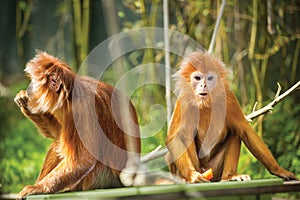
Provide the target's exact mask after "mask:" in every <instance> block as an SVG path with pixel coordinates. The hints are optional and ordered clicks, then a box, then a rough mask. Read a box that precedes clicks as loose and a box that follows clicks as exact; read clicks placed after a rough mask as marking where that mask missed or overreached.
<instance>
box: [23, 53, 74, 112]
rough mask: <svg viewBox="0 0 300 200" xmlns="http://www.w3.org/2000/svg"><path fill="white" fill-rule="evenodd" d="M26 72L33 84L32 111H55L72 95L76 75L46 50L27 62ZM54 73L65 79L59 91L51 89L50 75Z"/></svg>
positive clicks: (30, 102)
mask: <svg viewBox="0 0 300 200" xmlns="http://www.w3.org/2000/svg"><path fill="white" fill-rule="evenodd" d="M25 72H26V73H27V75H28V76H29V78H30V79H31V83H32V84H33V87H32V88H33V91H32V94H33V95H32V96H30V99H31V100H32V101H29V104H28V107H29V109H30V110H31V112H32V113H40V112H52V113H53V112H55V111H56V110H57V109H59V108H61V107H62V105H63V104H64V103H66V100H67V99H68V98H69V97H70V93H71V89H72V88H73V82H74V80H75V77H76V75H75V74H74V73H73V72H72V71H71V69H70V68H69V67H68V66H67V65H66V64H65V63H63V62H62V61H60V60H59V59H57V58H55V57H53V56H51V55H49V54H47V53H45V52H39V53H38V54H37V55H36V56H35V57H34V58H33V59H32V60H31V61H29V62H28V63H27V65H26V68H25ZM53 74H55V75H57V76H60V77H59V78H60V79H61V80H62V81H63V82H62V87H63V89H62V90H60V91H59V92H58V93H57V92H55V91H51V90H49V76H50V75H53Z"/></svg>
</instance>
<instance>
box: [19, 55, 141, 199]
mask: <svg viewBox="0 0 300 200" xmlns="http://www.w3.org/2000/svg"><path fill="white" fill-rule="evenodd" d="M25 72H26V73H27V74H28V76H29V78H30V79H31V83H30V84H29V86H28V88H27V91H24V90H22V91H20V92H19V93H18V94H17V96H16V97H15V102H16V103H17V104H18V105H19V106H20V107H21V111H22V112H23V113H24V114H25V115H26V116H27V117H28V118H29V119H31V120H32V121H33V122H34V124H35V125H36V126H37V127H38V128H39V130H40V132H41V133H42V134H43V135H44V136H45V137H48V138H52V139H53V140H54V141H53V143H52V144H51V146H50V148H49V151H48V153H47V155H46V158H45V161H44V164H43V167H42V170H41V172H40V175H39V177H38V179H37V181H36V183H35V184H34V185H30V186H26V187H25V188H24V189H23V190H22V191H21V192H20V193H19V195H18V198H20V199H21V198H23V197H25V196H27V195H29V194H38V193H55V192H60V191H64V190H71V191H73V190H90V189H96V188H110V187H121V186H122V183H121V182H120V179H119V173H120V171H121V170H122V169H123V168H124V167H125V165H126V161H127V151H126V150H127V147H126V143H125V134H129V133H125V132H124V131H123V129H122V127H119V126H118V124H117V123H116V121H115V118H121V117H125V116H122V114H121V113H120V112H118V111H120V109H119V108H118V107H119V105H118V103H119V102H118V101H119V100H120V99H118V98H119V97H121V96H123V95H122V94H121V92H120V91H117V90H116V89H115V88H113V87H112V86H110V85H107V84H105V83H102V82H98V81H96V80H94V79H92V78H89V77H79V76H77V75H76V74H75V73H74V72H72V70H71V69H70V68H69V67H68V66H67V65H66V64H65V63H63V62H62V61H60V60H58V59H57V58H55V57H53V56H51V55H49V54H47V53H45V52H38V54H37V55H36V56H35V58H33V59H32V60H31V61H29V62H28V63H27V65H26V69H25ZM93 86H95V87H94V88H93ZM113 96H114V97H113ZM124 98H125V99H126V100H127V101H128V103H129V114H130V115H131V116H126V117H131V118H132V119H133V123H134V124H133V125H132V129H131V130H132V133H130V136H128V137H127V138H130V139H132V140H133V144H134V149H133V150H132V151H134V152H135V153H137V155H138V154H139V153H140V148H141V147H140V137H139V136H140V135H139V134H140V133H139V127H138V120H137V116H136V112H135V109H134V107H133V105H132V104H131V103H130V100H129V99H128V98H126V97H124ZM124 98H122V100H124Z"/></svg>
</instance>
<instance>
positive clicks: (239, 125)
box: [229, 98, 297, 180]
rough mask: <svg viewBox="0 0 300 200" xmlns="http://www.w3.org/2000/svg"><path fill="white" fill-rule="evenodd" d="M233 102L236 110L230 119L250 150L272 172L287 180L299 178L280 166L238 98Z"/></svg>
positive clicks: (232, 106)
mask: <svg viewBox="0 0 300 200" xmlns="http://www.w3.org/2000/svg"><path fill="white" fill-rule="evenodd" d="M231 102H233V104H235V105H231V106H230V108H231V112H234V114H230V115H229V116H231V119H230V120H229V121H230V122H231V123H232V124H231V125H232V126H233V127H234V130H235V132H236V133H237V134H238V135H239V136H240V137H241V139H242V141H243V142H244V143H245V145H246V147H247V148H248V149H249V150H250V152H251V153H252V154H253V155H254V156H255V157H256V158H257V159H258V160H259V161H260V162H261V163H262V164H263V165H264V166H265V167H266V168H267V169H268V170H269V172H270V173H271V174H274V175H277V176H279V177H281V178H284V179H286V180H289V179H297V178H296V176H295V175H294V174H293V173H292V172H289V171H287V170H285V169H283V168H281V167H280V166H279V164H278V163H277V161H276V160H275V158H274V157H273V155H272V153H271V151H270V150H269V149H268V147H267V145H266V144H265V143H264V142H263V140H262V139H261V138H260V137H259V136H258V135H257V134H256V132H255V131H254V130H253V128H252V127H251V126H250V124H249V123H248V121H247V120H246V118H245V116H244V114H243V112H242V109H241V107H240V105H239V103H238V101H237V99H236V98H234V100H232V101H231Z"/></svg>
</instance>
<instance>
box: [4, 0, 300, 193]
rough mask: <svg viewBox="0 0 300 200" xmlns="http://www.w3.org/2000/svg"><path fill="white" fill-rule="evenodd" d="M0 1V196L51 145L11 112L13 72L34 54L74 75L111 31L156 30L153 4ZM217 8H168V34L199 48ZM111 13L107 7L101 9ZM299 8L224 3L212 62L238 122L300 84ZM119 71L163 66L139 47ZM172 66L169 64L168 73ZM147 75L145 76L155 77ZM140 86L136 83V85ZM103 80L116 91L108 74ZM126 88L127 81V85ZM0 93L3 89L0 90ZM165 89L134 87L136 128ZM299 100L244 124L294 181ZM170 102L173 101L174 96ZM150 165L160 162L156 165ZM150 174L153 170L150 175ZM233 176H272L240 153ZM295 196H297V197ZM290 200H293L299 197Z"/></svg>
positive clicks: (27, 180) (22, 81) (198, 4)
mask: <svg viewBox="0 0 300 200" xmlns="http://www.w3.org/2000/svg"><path fill="white" fill-rule="evenodd" d="M108 2H109V1H105V0H103V1H100V0H77V1H75V0H74V1H71V0H61V1H60V0H55V1H36V0H14V1H12V0H3V1H1V3H0V4H1V6H0V11H1V12H0V15H1V17H0V19H1V20H0V26H1V28H2V30H5V31H1V32H0V44H1V45H0V84H1V85H0V86H1V87H0V106H1V109H0V123H1V126H0V138H1V139H0V184H2V185H3V188H2V192H18V191H19V190H21V188H22V187H23V186H24V185H27V184H33V183H34V182H35V178H36V177H37V176H38V173H39V170H40V168H41V165H42V162H43V159H44V156H45V153H46V151H47V148H48V146H49V144H50V142H51V141H50V140H48V139H45V138H43V137H42V136H39V134H38V131H37V129H36V128H35V127H34V126H33V124H32V123H31V122H30V121H29V120H28V119H26V118H25V117H24V116H23V115H22V114H21V112H20V111H19V109H18V108H17V107H16V106H15V105H14V103H13V98H14V96H15V94H16V93H17V92H18V90H20V89H24V88H26V85H27V83H28V82H27V79H26V78H25V76H24V74H23V72H22V70H23V68H24V65H25V63H26V61H28V60H29V59H30V58H32V56H33V55H34V53H35V49H42V50H46V51H47V52H49V53H51V54H53V55H55V56H57V57H59V58H61V59H62V60H64V61H66V62H67V63H68V64H70V65H71V66H72V67H73V68H74V70H77V69H78V67H79V66H80V64H81V62H82V60H83V59H84V58H85V57H86V55H87V54H88V52H89V51H91V50H92V49H93V48H94V47H95V46H96V45H98V44H99V43H100V42H102V41H104V40H105V39H106V38H107V37H109V36H110V35H112V34H114V33H118V32H122V31H126V30H130V29H133V28H141V27H149V26H153V27H162V24H163V21H162V0H154V1H150V0H123V1H115V3H114V4H113V6H112V7H109V8H110V9H107V7H108V5H107V4H108ZM220 3H221V0H213V1H211V0H201V1H199V0H190V1H187V0H175V1H171V0H170V1H169V8H170V11H169V12H170V13H169V18H170V29H172V30H176V31H179V32H181V33H183V34H187V35H188V36H190V37H192V38H193V39H195V40H196V41H198V42H199V43H200V44H202V45H203V47H204V48H205V49H207V48H208V46H209V42H210V39H211V35H212V32H213V28H214V23H215V20H216V15H217V11H218V9H219V7H220ZM110 6H111V5H110ZM299 19H300V2H299V1H297V0H291V1H275V0H262V1H259V2H258V0H253V1H238V0H227V6H226V9H225V13H224V16H223V18H222V21H221V26H220V30H219V34H218V35H217V40H216V47H215V51H214V54H216V55H217V56H218V57H219V58H220V59H222V60H223V61H224V63H225V64H226V65H227V66H228V67H229V68H231V69H232V71H233V74H232V77H231V82H232V85H231V86H232V89H233V90H234V92H235V94H236V95H237V97H238V99H239V101H240V103H241V105H242V107H243V109H244V112H245V114H249V113H250V112H251V111H252V107H253V105H254V103H255V102H258V107H257V108H260V107H262V106H264V105H266V104H267V103H269V102H270V101H271V100H273V98H274V96H275V93H276V90H277V84H276V83H277V82H279V83H280V84H281V86H282V88H283V91H285V90H286V89H288V88H289V87H290V86H292V85H293V84H294V83H296V82H297V81H299V80H300V63H299V52H300V21H299ZM123 60H124V62H125V68H126V69H127V70H129V69H132V68H133V67H134V66H137V65H141V64H147V63H161V64H163V63H164V52H162V51H161V50H155V49H146V50H138V51H134V52H130V53H128V54H127V55H125V56H124V58H123ZM178 60H179V58H178V57H177V56H176V55H172V56H171V65H172V67H174V68H177V64H178ZM155 73H156V72H155V71H154V72H153V75H154V77H155ZM139 78H142V76H141V77H139ZM102 80H103V81H105V82H108V83H110V84H115V83H116V81H117V78H116V77H114V73H113V68H111V69H109V70H108V71H107V72H106V74H105V76H103V79H102ZM133 81H134V80H133ZM2 86H3V87H2ZM164 90H165V88H164V87H162V86H158V85H154V86H153V85H152V86H151V85H146V86H143V87H141V88H139V89H137V90H136V91H135V92H134V94H133V95H132V97H131V98H132V101H133V103H134V105H135V107H136V109H137V112H138V117H139V121H140V124H141V125H142V126H143V125H147V124H149V123H150V122H151V120H155V116H158V115H160V114H161V113H160V112H158V111H153V112H152V113H151V114H152V115H153V116H154V118H152V119H151V115H149V113H150V111H149V110H150V108H151V107H152V106H153V105H155V104H159V105H162V106H163V107H165V106H166V105H165V104H166V103H165V92H164ZM299 98H300V92H299V91H296V92H294V93H293V94H291V95H290V96H288V97H287V98H286V99H284V100H283V101H282V102H280V103H279V104H278V105H277V106H276V107H275V108H274V111H273V113H272V114H269V115H265V116H263V117H259V118H257V119H256V120H254V122H252V123H251V124H252V126H253V127H254V128H255V130H257V132H258V134H259V135H260V136H261V137H262V138H263V139H264V141H265V142H266V143H267V145H268V146H269V148H270V149H271V151H272V153H273V155H274V156H275V158H276V159H277V161H278V162H279V164H280V165H281V166H282V167H284V168H286V169H289V170H291V171H293V172H294V173H295V174H296V175H297V176H298V177H300V148H299V147H300V104H299ZM172 101H173V102H174V101H175V98H174V97H173V99H172ZM166 131H167V125H166V124H165V126H164V127H163V128H162V129H161V130H160V131H159V132H158V133H157V134H155V135H153V136H152V137H148V138H146V139H143V141H142V148H143V152H145V153H146V152H149V151H151V150H153V149H154V148H155V147H156V146H158V145H163V146H164V139H165V135H166ZM158 162H161V163H163V162H164V161H163V159H159V160H158ZM155 166H159V164H153V166H152V165H151V166H150V167H154V168H155ZM239 173H245V174H250V175H251V176H252V178H253V179H260V178H268V177H271V176H272V175H270V174H269V173H268V171H266V170H265V168H264V167H263V166H262V165H261V164H260V163H259V162H258V161H257V160H256V159H255V158H254V157H253V156H252V155H251V153H249V152H248V150H246V149H245V148H244V147H243V148H242V154H241V158H240V163H239ZM298 195H299V194H298ZM298 197H299V196H298Z"/></svg>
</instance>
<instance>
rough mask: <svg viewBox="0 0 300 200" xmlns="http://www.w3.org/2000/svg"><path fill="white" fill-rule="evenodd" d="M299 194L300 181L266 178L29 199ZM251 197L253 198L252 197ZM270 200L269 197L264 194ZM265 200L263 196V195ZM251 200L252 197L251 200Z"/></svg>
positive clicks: (118, 189)
mask: <svg viewBox="0 0 300 200" xmlns="http://www.w3.org/2000/svg"><path fill="white" fill-rule="evenodd" d="M297 191H300V181H294V182H283V181H282V179H263V180H252V181H244V182H216V183H197V184H174V185H153V186H142V187H126V188H114V189H99V190H91V191H79V192H66V193H59V194H45V195H32V196H28V198H27V199H28V200H36V199H123V200H124V199H143V198H145V199H157V198H158V197H159V199H171V200H174V199H177V198H193V197H222V196H223V197H224V196H225V197H227V196H231V198H233V197H238V196H240V197H241V196H243V197H244V198H245V199H247V198H246V197H247V196H248V197H249V198H250V197H251V196H252V197H253V198H254V197H255V196H258V197H259V196H260V195H264V194H272V193H281V192H297ZM249 195H250V196H249ZM265 196H266V197H267V198H266V199H268V197H270V195H265ZM262 197H263V196H262ZM250 199H251V198H250Z"/></svg>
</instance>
